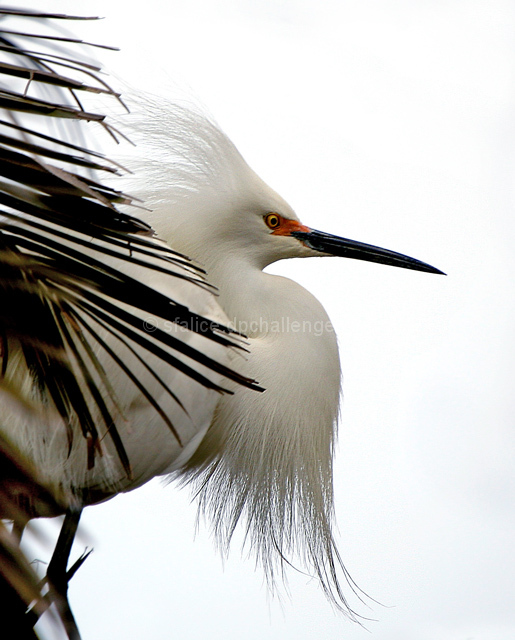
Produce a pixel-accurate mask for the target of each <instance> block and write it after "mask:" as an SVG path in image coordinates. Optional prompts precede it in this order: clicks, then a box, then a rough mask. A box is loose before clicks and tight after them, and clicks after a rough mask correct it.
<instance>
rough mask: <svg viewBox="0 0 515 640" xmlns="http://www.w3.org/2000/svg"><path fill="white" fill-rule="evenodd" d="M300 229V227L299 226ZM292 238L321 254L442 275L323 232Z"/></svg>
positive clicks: (419, 263)
mask: <svg viewBox="0 0 515 640" xmlns="http://www.w3.org/2000/svg"><path fill="white" fill-rule="evenodd" d="M299 227H300V225H299ZM289 235H291V236H293V237H294V238H297V239H298V240H300V241H301V242H303V243H304V244H305V245H306V246H307V247H309V248H310V249H313V250H315V251H320V253H325V254H328V255H332V256H339V257H342V258H354V259H355V260H366V261H367V262H379V263H381V264H389V265H391V266H393V267H402V268H403V269H414V270H415V271H426V272H427V273H441V274H443V275H445V274H444V272H443V271H440V269H436V268H435V267H432V266H431V265H429V264H427V263H425V262H422V261H421V260H416V259H415V258H410V257H409V256H405V255H404V254H402V253H397V252H396V251H389V250H388V249H382V248H381V247H375V246H374V245H372V244H365V243H364V242H357V241H356V240H349V239H348V238H339V237H338V236H332V235H330V234H329V233H324V232H323V231H315V230H314V229H309V228H308V227H303V228H302V229H300V228H299V229H298V230H292V231H291V232H290V234H289Z"/></svg>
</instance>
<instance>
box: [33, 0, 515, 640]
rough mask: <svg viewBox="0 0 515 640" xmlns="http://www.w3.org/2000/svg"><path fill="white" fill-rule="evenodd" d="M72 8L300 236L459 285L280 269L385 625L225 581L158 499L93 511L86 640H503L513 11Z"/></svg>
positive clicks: (148, 493)
mask: <svg viewBox="0 0 515 640" xmlns="http://www.w3.org/2000/svg"><path fill="white" fill-rule="evenodd" d="M35 4H36V3H34V5H35ZM44 4H45V9H50V8H52V9H53V8H55V9H57V10H61V11H71V8H70V3H66V2H50V1H49V0H47V1H46V2H45V3H44ZM74 4H75V6H74V7H73V9H74V10H77V11H79V10H80V9H79V8H80V7H81V5H82V6H83V7H84V11H86V12H87V14H89V15H102V16H105V20H103V21H102V23H97V24H92V23H88V25H86V26H83V27H81V28H80V33H81V34H83V35H84V37H86V38H88V39H90V40H93V41H97V42H104V43H107V44H114V45H118V46H120V47H121V49H122V52H121V53H117V54H106V55H105V58H103V59H104V60H105V61H106V63H107V64H108V65H109V66H110V67H111V68H112V69H113V70H114V71H115V72H116V73H117V74H118V75H119V76H120V78H122V79H123V80H125V81H127V82H128V83H129V84H131V85H133V86H135V87H138V88H143V89H147V90H152V91H153V92H154V93H157V94H159V93H161V94H163V95H166V96H168V97H172V98H173V95H174V91H177V86H179V87H183V88H184V87H187V88H188V91H191V92H192V93H194V94H195V95H196V96H197V97H198V98H199V100H201V101H202V102H203V103H204V104H205V105H206V106H207V108H208V109H209V110H210V112H211V113H212V114H213V115H214V117H215V118H216V120H217V121H218V122H219V123H220V125H221V126H222V128H223V129H224V130H225V131H226V132H227V133H228V134H229V136H230V137H231V138H232V139H233V141H234V142H235V143H236V145H237V146H238V148H239V149H240V151H241V152H242V153H243V155H244V157H245V158H246V159H247V161H248V162H249V164H250V165H251V166H252V167H253V168H254V169H255V170H256V171H257V172H258V173H259V174H260V175H261V177H262V178H264V179H265V180H266V181H267V182H268V183H269V184H270V185H271V186H272V187H273V188H274V189H276V190H277V191H278V192H279V193H280V194H281V195H282V196H283V197H284V198H285V199H286V200H288V202H289V203H290V204H291V205H292V206H293V207H294V208H295V210H296V212H297V214H298V215H299V217H300V218H301V220H302V221H303V222H305V223H306V224H308V225H310V226H313V227H314V228H317V229H322V230H325V231H328V232H331V233H336V234H339V235H343V236H346V237H350V238H353V239H356V240H361V241H364V242H370V243H373V244H377V245H380V246H384V247H387V248H389V249H392V250H397V251H401V252H403V253H407V254H408V255H412V256H414V257H416V258H419V259H421V260H424V261H426V262H429V263H430V264H433V265H435V266H437V267H438V268H440V269H442V270H443V271H445V272H446V273H448V276H447V277H441V276H434V275H429V274H422V273H417V272H409V271H404V270H399V269H394V268H389V267H385V266H380V265H374V264H367V263H362V262H356V263H353V262H352V261H346V260H337V259H333V260H304V261H301V260H292V261H289V262H285V263H281V264H277V265H274V267H273V271H274V272H276V273H282V274H284V275H288V276H289V277H292V278H294V279H295V280H297V281H299V282H301V283H302V284H303V285H304V286H305V287H306V288H308V289H309V290H310V291H312V292H313V293H314V294H315V295H316V296H317V297H318V298H319V299H320V300H321V302H322V303H323V304H324V306H325V307H326V309H327V310H328V312H329V315H330V317H331V319H332V321H333V323H334V325H335V328H336V331H337V334H338V337H339V343H340V349H341V358H342V365H343V371H344V383H343V388H344V403H343V411H342V421H341V428H340V438H339V447H338V452H337V459H336V513H337V520H338V524H339V536H338V538H339V544H340V550H341V554H342V556H343V558H344V561H345V564H346V566H347V568H348V569H349V571H350V573H351V575H352V576H353V578H354V580H355V581H356V582H357V584H358V585H359V586H360V587H361V588H362V589H363V590H364V591H366V592H367V593H368V594H369V595H370V596H371V597H372V598H374V599H375V600H377V601H379V603H381V604H375V603H373V602H369V606H370V608H367V607H365V606H363V605H360V604H359V603H357V604H356V608H357V610H358V612H360V613H362V614H363V615H364V616H366V617H369V618H371V619H373V621H372V620H371V621H369V622H366V623H365V626H366V630H365V629H362V628H360V627H359V626H357V625H355V624H353V623H351V622H348V621H347V620H346V619H344V618H343V617H342V616H341V615H338V614H336V613H335V612H334V611H333V610H332V608H331V606H330V605H329V604H328V603H327V602H326V601H325V599H324V597H323V595H322V594H321V593H320V591H319V589H318V587H317V584H316V582H315V581H314V580H313V581H310V580H309V579H308V578H307V577H305V576H302V575H299V574H296V573H295V572H293V571H292V572H289V574H288V577H289V591H287V590H286V589H283V590H282V591H281V594H280V596H281V597H280V599H279V598H277V597H275V598H273V597H271V596H270V595H268V594H267V589H266V587H265V585H264V583H263V577H262V574H261V573H260V571H259V570H258V571H256V570H255V567H254V563H253V561H252V560H248V559H246V558H245V557H243V558H242V557H241V556H240V552H239V548H238V544H237V543H236V544H235V545H234V547H233V549H232V553H231V556H230V558H229V560H228V561H226V562H225V566H224V564H223V563H222V560H221V559H220V556H219V555H218V554H217V553H216V552H215V550H214V548H213V544H212V542H211V540H210V536H209V533H208V530H207V529H206V527H204V526H203V525H201V526H200V528H199V531H198V533H197V535H196V537H195V535H194V534H195V515H196V510H195V506H194V505H190V504H189V496H188V495H187V493H186V492H185V491H179V490H178V489H177V488H175V487H173V486H167V487H163V486H162V484H161V483H160V482H157V481H156V482H153V483H151V484H150V485H147V486H146V487H144V488H142V489H139V490H137V491H135V492H133V493H132V494H128V495H124V496H121V497H119V498H117V499H115V500H112V501H110V502H108V503H106V504H104V505H102V506H98V507H93V508H90V509H87V510H86V513H85V515H84V518H83V533H82V537H81V538H80V539H79V542H78V545H77V547H76V553H77V554H78V553H80V551H81V549H82V548H83V547H84V546H85V545H88V546H91V545H94V547H95V551H94V553H93V554H92V556H91V557H90V558H89V559H88V561H87V562H86V564H85V566H84V567H83V568H81V570H80V572H79V573H78V575H77V576H76V577H74V579H73V583H72V585H71V600H72V603H73V608H74V611H75V613H76V616H77V619H78V621H79V626H80V628H81V631H82V633H83V640H113V639H117V638H124V640H141V639H142V638H145V639H146V638H152V639H153V640H167V639H172V638H173V639H175V638H183V639H185V640H197V639H199V640H200V639H201V638H202V639H205V638H209V639H210V640H242V639H245V640H247V639H248V640H253V639H256V640H257V639H258V638H259V639H260V640H264V639H270V640H279V639H280V640H289V639H291V640H293V639H295V640H312V639H313V638H323V639H324V640H336V639H338V640H342V639H344V640H365V639H368V638H373V639H377V640H513V638H514V637H515V607H514V598H513V594H514V593H515V554H514V548H513V546H514V542H513V541H514V533H515V531H514V515H513V513H514V509H513V507H514V498H515V480H514V473H513V458H514V445H515V430H514V416H515V412H514V409H515V394H514V392H513V386H514V380H515V376H514V373H515V366H514V355H515V354H514V346H515V345H514V339H513V326H514V320H515V307H514V302H515V296H514V286H513V274H514V273H515V269H514V267H515V260H514V251H513V243H514V227H515V223H514V220H515V218H514V215H513V208H514V187H513V184H514V180H513V179H514V178H515V175H514V168H515V162H514V160H515V146H514V143H515V124H514V123H515V120H514V113H515V93H514V87H515V85H514V61H515V51H514V47H515V40H514V38H513V33H514V29H515V5H514V4H513V2H510V1H508V0H504V1H503V0H482V1H474V0H462V1H458V0H447V1H444V0H404V1H402V0H384V1H379V0H377V1H374V0H360V1H350V0H339V1H336V0H335V1H327V2H323V1H322V2H321V1H320V0H261V1H256V0H254V1H251V0H232V1H231V0H217V1H216V2H214V1H213V2H208V0H193V1H191V0H190V1H189V2H184V1H183V2H175V1H166V2H165V1H162V2H158V1H157V0H146V1H145V2H144V3H143V2H140V3H138V4H137V5H131V3H127V2H115V1H114V0H111V1H109V2H97V1H96V0H95V1H93V0H89V1H88V3H74ZM102 56H103V54H102ZM52 526H53V525H49V527H48V528H49V530H51V531H54V530H56V529H52ZM194 538H195V539H194Z"/></svg>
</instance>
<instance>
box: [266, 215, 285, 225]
mask: <svg viewBox="0 0 515 640" xmlns="http://www.w3.org/2000/svg"><path fill="white" fill-rule="evenodd" d="M265 223H266V226H267V227H269V228H270V229H277V227H278V226H279V225H280V224H281V216H278V215H277V213H269V214H268V215H267V216H265Z"/></svg>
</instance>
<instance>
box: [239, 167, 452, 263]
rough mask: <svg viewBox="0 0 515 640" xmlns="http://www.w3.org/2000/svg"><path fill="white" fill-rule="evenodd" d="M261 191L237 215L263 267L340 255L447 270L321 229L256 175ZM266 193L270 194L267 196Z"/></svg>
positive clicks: (241, 230) (250, 251)
mask: <svg viewBox="0 0 515 640" xmlns="http://www.w3.org/2000/svg"><path fill="white" fill-rule="evenodd" d="M255 182H256V183H257V185H256V186H257V188H258V189H259V193H257V191H256V187H255V189H254V194H255V195H257V197H255V198H254V200H253V202H252V204H247V205H246V206H245V205H243V206H241V208H240V209H239V213H238V214H237V215H234V216H233V220H236V219H237V220H238V222H235V223H234V230H233V232H232V233H235V234H236V235H237V236H238V241H239V242H240V243H242V244H244V245H245V248H246V251H247V255H254V256H255V258H256V261H257V263H258V264H259V267H260V268H264V267H265V266H267V265H269V264H271V263H272V262H276V261H277V260H282V259H285V258H307V257H324V256H326V257H327V256H329V257H330V256H337V257H342V258H354V259H356V260H365V261H368V262H377V263H381V264H386V265H391V266H394V267H401V268H403V269H413V270H415V271H425V272H428V273H440V274H441V273H443V272H442V271H440V270H439V269H436V268H435V267H432V266H431V265H429V264H427V263H425V262H422V261H420V260H416V259H415V258H410V257H409V256H406V255H404V254H402V253H397V252H395V251H390V250H389V249H383V248H381V247H377V246H374V245H371V244H366V243H364V242H358V241H356V240H350V239H349V238H342V237H339V236H335V235H331V234H329V233H325V232H322V231H317V230H315V229H312V228H311V227H308V226H307V225H305V224H303V223H302V222H301V221H300V220H299V219H298V217H297V216H296V214H295V213H294V211H293V210H292V208H291V207H290V206H289V205H288V204H287V203H286V202H285V201H284V200H283V199H282V198H281V197H280V196H279V195H277V194H276V193H275V192H274V191H273V190H272V189H270V188H269V187H268V186H267V185H266V184H264V183H262V182H261V180H260V179H259V178H257V176H256V180H255ZM263 196H266V197H263Z"/></svg>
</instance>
